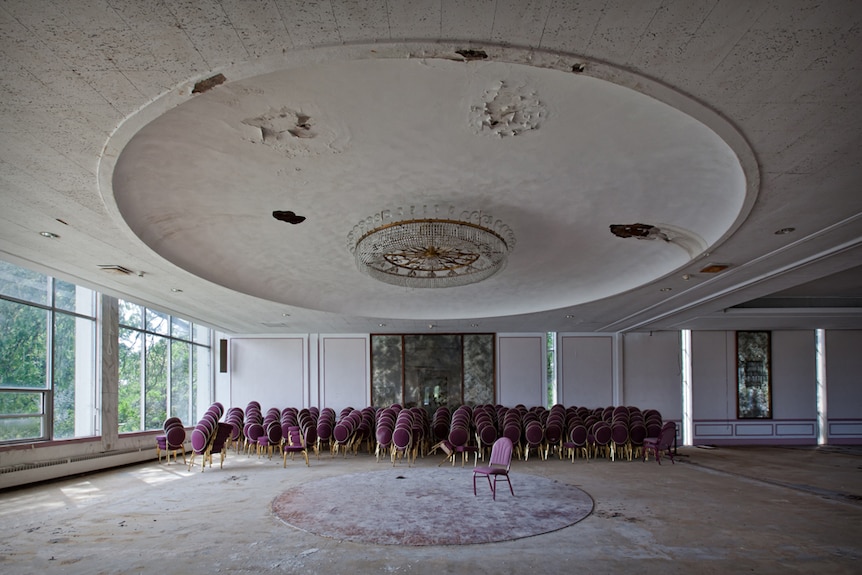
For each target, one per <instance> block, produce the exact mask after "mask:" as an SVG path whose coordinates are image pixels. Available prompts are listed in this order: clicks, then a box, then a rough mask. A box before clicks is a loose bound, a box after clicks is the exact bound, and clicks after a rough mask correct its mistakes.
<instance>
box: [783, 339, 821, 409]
mask: <svg viewBox="0 0 862 575" xmlns="http://www.w3.org/2000/svg"><path fill="white" fill-rule="evenodd" d="M815 359H816V353H815V349H814V330H800V331H773V332H772V415H773V417H775V418H777V419H790V418H805V419H808V418H811V419H815V418H816V417H817V373H816V368H815Z"/></svg>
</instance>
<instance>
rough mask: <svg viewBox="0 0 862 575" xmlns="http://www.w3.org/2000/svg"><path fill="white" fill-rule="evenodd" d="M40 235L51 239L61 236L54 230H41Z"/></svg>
mask: <svg viewBox="0 0 862 575" xmlns="http://www.w3.org/2000/svg"><path fill="white" fill-rule="evenodd" d="M39 235H40V236H42V237H43V238H48V239H51V240H56V239H57V238H59V237H60V236H58V235H57V234H55V233H54V232H39Z"/></svg>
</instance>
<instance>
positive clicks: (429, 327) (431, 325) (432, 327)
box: [428, 323, 437, 329]
mask: <svg viewBox="0 0 862 575" xmlns="http://www.w3.org/2000/svg"><path fill="white" fill-rule="evenodd" d="M435 327H437V326H436V325H434V324H433V323H429V324H428V329H434V328H435Z"/></svg>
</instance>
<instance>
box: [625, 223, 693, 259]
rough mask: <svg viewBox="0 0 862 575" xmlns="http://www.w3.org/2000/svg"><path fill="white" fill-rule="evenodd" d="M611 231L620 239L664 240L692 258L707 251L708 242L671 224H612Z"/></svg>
mask: <svg viewBox="0 0 862 575" xmlns="http://www.w3.org/2000/svg"><path fill="white" fill-rule="evenodd" d="M610 229H611V233H612V234H614V235H615V236H617V237H620V238H636V239H639V240H664V241H666V242H668V243H671V244H674V245H677V246H679V247H681V248H682V249H684V250H685V251H686V252H688V255H689V256H691V257H692V258H694V257H697V256H698V255H700V254H702V253H703V252H704V251H705V250H706V241H704V239H703V238H701V237H700V236H699V235H697V234H695V233H694V232H690V231H688V230H685V229H683V228H679V227H676V226H672V225H669V224H655V225H653V224H611V226H610Z"/></svg>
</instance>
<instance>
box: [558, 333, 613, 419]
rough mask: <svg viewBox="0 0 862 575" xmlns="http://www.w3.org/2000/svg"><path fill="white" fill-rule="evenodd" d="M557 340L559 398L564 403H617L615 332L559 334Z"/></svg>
mask: <svg viewBox="0 0 862 575" xmlns="http://www.w3.org/2000/svg"><path fill="white" fill-rule="evenodd" d="M557 341H558V343H557V356H558V357H557V361H558V364H557V365H558V371H557V386H558V397H557V399H558V401H559V403H562V404H563V405H566V406H569V405H577V406H584V407H590V408H593V407H607V406H609V405H613V404H614V395H615V394H614V381H615V379H614V373H615V371H616V370H615V369H614V362H615V355H614V348H615V338H614V336H613V335H595V334H593V335H560V336H558V340H557Z"/></svg>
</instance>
